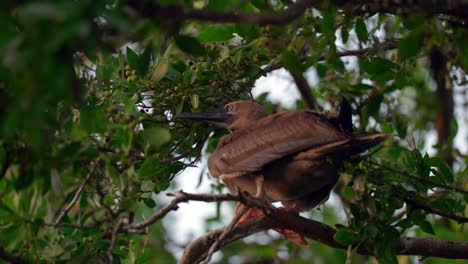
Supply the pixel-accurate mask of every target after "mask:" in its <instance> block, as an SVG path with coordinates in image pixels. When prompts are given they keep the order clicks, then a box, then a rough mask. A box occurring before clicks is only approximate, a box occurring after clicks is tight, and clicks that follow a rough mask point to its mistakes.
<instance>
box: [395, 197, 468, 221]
mask: <svg viewBox="0 0 468 264" xmlns="http://www.w3.org/2000/svg"><path fill="white" fill-rule="evenodd" d="M395 197H396V198H397V199H399V200H402V201H403V202H405V203H408V204H411V205H412V206H414V207H415V208H419V209H422V210H424V211H426V212H429V213H432V214H436V215H440V216H444V217H447V218H450V219H453V220H455V221H457V222H458V223H468V218H467V217H464V216H460V215H455V214H451V213H447V212H444V211H442V210H439V209H437V208H433V207H431V206H429V205H427V204H425V203H422V202H418V201H416V200H414V199H411V198H410V197H407V196H404V195H401V194H398V193H397V192H396V195H395Z"/></svg>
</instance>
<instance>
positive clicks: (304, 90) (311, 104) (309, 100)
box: [291, 72, 317, 110]
mask: <svg viewBox="0 0 468 264" xmlns="http://www.w3.org/2000/svg"><path fill="white" fill-rule="evenodd" d="M291 75H292V77H293V79H294V82H295V83H296V86H297V89H298V90H299V92H300V93H301V96H302V99H303V100H304V103H305V104H306V105H307V108H309V109H311V110H317V109H316V107H315V100H314V98H313V97H312V94H311V93H310V86H309V83H308V82H307V80H306V78H304V75H303V74H302V73H293V72H291Z"/></svg>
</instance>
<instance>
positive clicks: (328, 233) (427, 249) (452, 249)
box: [122, 191, 468, 264]
mask: <svg viewBox="0 0 468 264" xmlns="http://www.w3.org/2000/svg"><path fill="white" fill-rule="evenodd" d="M171 195H172V196H175V198H174V199H173V200H172V201H171V203H170V204H169V205H167V206H166V207H164V208H163V209H161V210H160V211H159V212H157V213H156V214H154V215H153V216H152V217H150V219H148V220H147V221H144V222H141V223H139V224H135V225H132V226H127V227H123V228H122V232H135V231H137V230H141V229H142V228H146V227H148V226H149V225H151V224H153V223H155V222H156V221H158V220H159V219H161V218H162V217H164V216H165V215H166V214H167V213H168V212H170V211H172V210H176V209H177V208H178V203H181V202H188V201H203V202H218V201H238V202H242V203H244V204H246V205H247V206H249V207H256V208H260V209H265V208H264V206H265V205H264V204H263V203H261V202H260V201H257V199H255V198H253V197H250V196H243V195H239V196H236V195H232V194H221V195H209V194H190V193H185V192H183V191H177V192H176V193H175V194H171ZM226 228H228V227H225V228H220V229H217V230H214V231H212V232H210V233H208V234H205V235H204V236H202V237H200V238H198V239H196V240H194V241H192V242H191V243H190V244H189V245H188V246H187V247H186V249H185V251H184V254H183V256H182V258H181V259H180V261H179V263H182V264H184V263H198V262H200V261H202V260H203V259H205V258H206V257H207V254H208V252H209V249H210V248H212V246H213V244H214V243H219V247H223V246H225V245H227V244H229V243H231V242H233V241H235V240H238V239H241V238H243V237H246V236H249V235H252V234H255V233H258V232H261V231H265V230H268V229H271V228H282V229H290V230H293V231H296V232H298V233H301V234H303V235H304V236H305V237H307V238H309V239H312V240H315V241H318V242H320V243H322V244H325V245H327V246H329V247H332V248H338V249H343V250H346V249H347V246H346V245H343V244H341V243H339V242H338V241H336V240H335V239H334V235H335V232H336V230H335V229H334V228H332V227H330V226H328V225H326V224H323V223H320V222H318V221H314V220H311V219H307V218H304V217H301V216H299V215H297V214H294V213H290V212H285V211H281V210H278V211H275V212H269V213H267V216H264V217H257V218H253V219H250V220H249V221H247V222H245V223H242V224H239V225H236V226H234V227H232V226H231V227H229V228H233V229H232V230H231V231H230V232H226ZM222 234H225V237H223V238H222V239H220V236H221V235H222ZM226 234H227V235H226ZM357 252H358V253H359V254H363V255H372V252H368V251H367V250H366V249H365V248H364V247H358V248H357ZM395 252H396V254H399V255H420V256H427V257H440V258H452V259H455V258H461V259H468V242H456V241H447V240H440V239H434V238H402V239H401V240H400V242H399V243H398V244H397V245H395Z"/></svg>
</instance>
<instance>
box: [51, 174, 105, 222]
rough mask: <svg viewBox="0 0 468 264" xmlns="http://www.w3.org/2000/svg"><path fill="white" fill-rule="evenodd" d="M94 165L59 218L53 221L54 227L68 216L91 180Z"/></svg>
mask: <svg viewBox="0 0 468 264" xmlns="http://www.w3.org/2000/svg"><path fill="white" fill-rule="evenodd" d="M95 168H96V167H95V165H92V167H91V169H90V170H89V172H88V175H86V177H85V179H84V180H83V182H82V183H81V184H80V187H78V190H77V191H76V193H75V195H74V196H73V199H72V200H71V202H70V203H69V204H68V205H67V207H65V208H64V209H63V210H62V212H61V213H60V214H59V216H58V217H57V220H55V223H54V225H53V226H54V227H57V226H58V225H59V224H60V223H61V222H62V220H63V218H64V217H65V216H66V215H67V214H68V212H69V211H70V210H71V209H72V208H73V206H74V205H75V204H76V203H77V202H78V199H79V198H80V196H81V193H82V192H83V190H84V186H85V185H86V183H87V182H88V181H89V179H91V176H93V173H94V169H95Z"/></svg>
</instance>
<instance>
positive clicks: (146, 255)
mask: <svg viewBox="0 0 468 264" xmlns="http://www.w3.org/2000/svg"><path fill="white" fill-rule="evenodd" d="M149 260H151V251H150V250H148V249H145V250H144V251H143V252H142V253H141V255H139V256H138V258H137V261H136V264H144V263H146V262H148V261H149Z"/></svg>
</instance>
